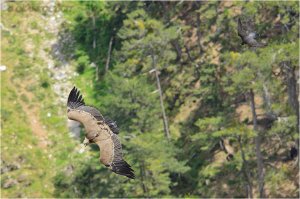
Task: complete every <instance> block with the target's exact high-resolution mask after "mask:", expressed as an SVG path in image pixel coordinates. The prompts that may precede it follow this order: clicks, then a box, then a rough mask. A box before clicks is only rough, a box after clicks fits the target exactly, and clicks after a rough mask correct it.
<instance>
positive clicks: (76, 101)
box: [67, 86, 85, 109]
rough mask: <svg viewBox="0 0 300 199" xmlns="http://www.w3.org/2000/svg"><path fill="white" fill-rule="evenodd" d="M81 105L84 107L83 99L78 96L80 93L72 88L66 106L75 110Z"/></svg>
mask: <svg viewBox="0 0 300 199" xmlns="http://www.w3.org/2000/svg"><path fill="white" fill-rule="evenodd" d="M83 105H85V103H84V99H83V97H82V95H81V94H80V91H79V90H78V89H77V88H76V87H75V86H74V87H73V89H72V90H71V92H70V94H69V97H68V103H67V106H68V107H70V108H72V109H76V108H78V107H80V106H83Z"/></svg>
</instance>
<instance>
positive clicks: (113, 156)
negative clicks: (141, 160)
mask: <svg viewBox="0 0 300 199" xmlns="http://www.w3.org/2000/svg"><path fill="white" fill-rule="evenodd" d="M95 143H96V144H97V145H98V146H99V148H100V161H101V163H103V164H104V165H105V166H106V167H108V168H110V169H111V170H112V171H113V172H115V173H117V174H119V175H123V176H126V177H128V178H131V179H134V178H135V175H134V170H133V169H132V168H131V166H130V165H129V164H128V163H127V162H126V161H125V160H124V159H123V155H122V145H121V142H120V140H119V138H118V136H117V135H116V134H114V133H113V134H111V137H110V138H108V139H104V140H103V139H101V138H100V137H99V138H98V137H97V138H96V139H95Z"/></svg>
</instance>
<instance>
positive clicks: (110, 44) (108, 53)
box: [105, 36, 114, 73]
mask: <svg viewBox="0 0 300 199" xmlns="http://www.w3.org/2000/svg"><path fill="white" fill-rule="evenodd" d="M113 40H114V36H111V38H110V41H109V46H108V52H107V58H106V64H105V73H107V71H108V68H109V63H110V55H111V49H112V44H113Z"/></svg>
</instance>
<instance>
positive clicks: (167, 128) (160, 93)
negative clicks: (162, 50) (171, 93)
mask: <svg viewBox="0 0 300 199" xmlns="http://www.w3.org/2000/svg"><path fill="white" fill-rule="evenodd" d="M151 57H152V68H153V69H154V72H155V77H156V84H157V89H158V92H159V99H160V107H161V112H162V116H163V123H164V132H165V136H166V138H167V140H168V141H169V140H170V131H169V125H168V118H167V115H166V112H165V107H164V101H163V96H162V90H161V86H160V79H159V75H158V71H157V69H156V60H155V56H154V54H153V53H152V55H151Z"/></svg>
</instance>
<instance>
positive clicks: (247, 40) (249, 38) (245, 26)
mask: <svg viewBox="0 0 300 199" xmlns="http://www.w3.org/2000/svg"><path fill="white" fill-rule="evenodd" d="M238 35H239V36H240V37H241V39H242V45H244V44H247V45H249V46H250V47H264V46H266V44H265V43H260V42H258V41H257V40H256V39H257V33H256V32H255V30H254V23H253V21H252V20H244V21H242V20H241V18H238Z"/></svg>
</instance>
